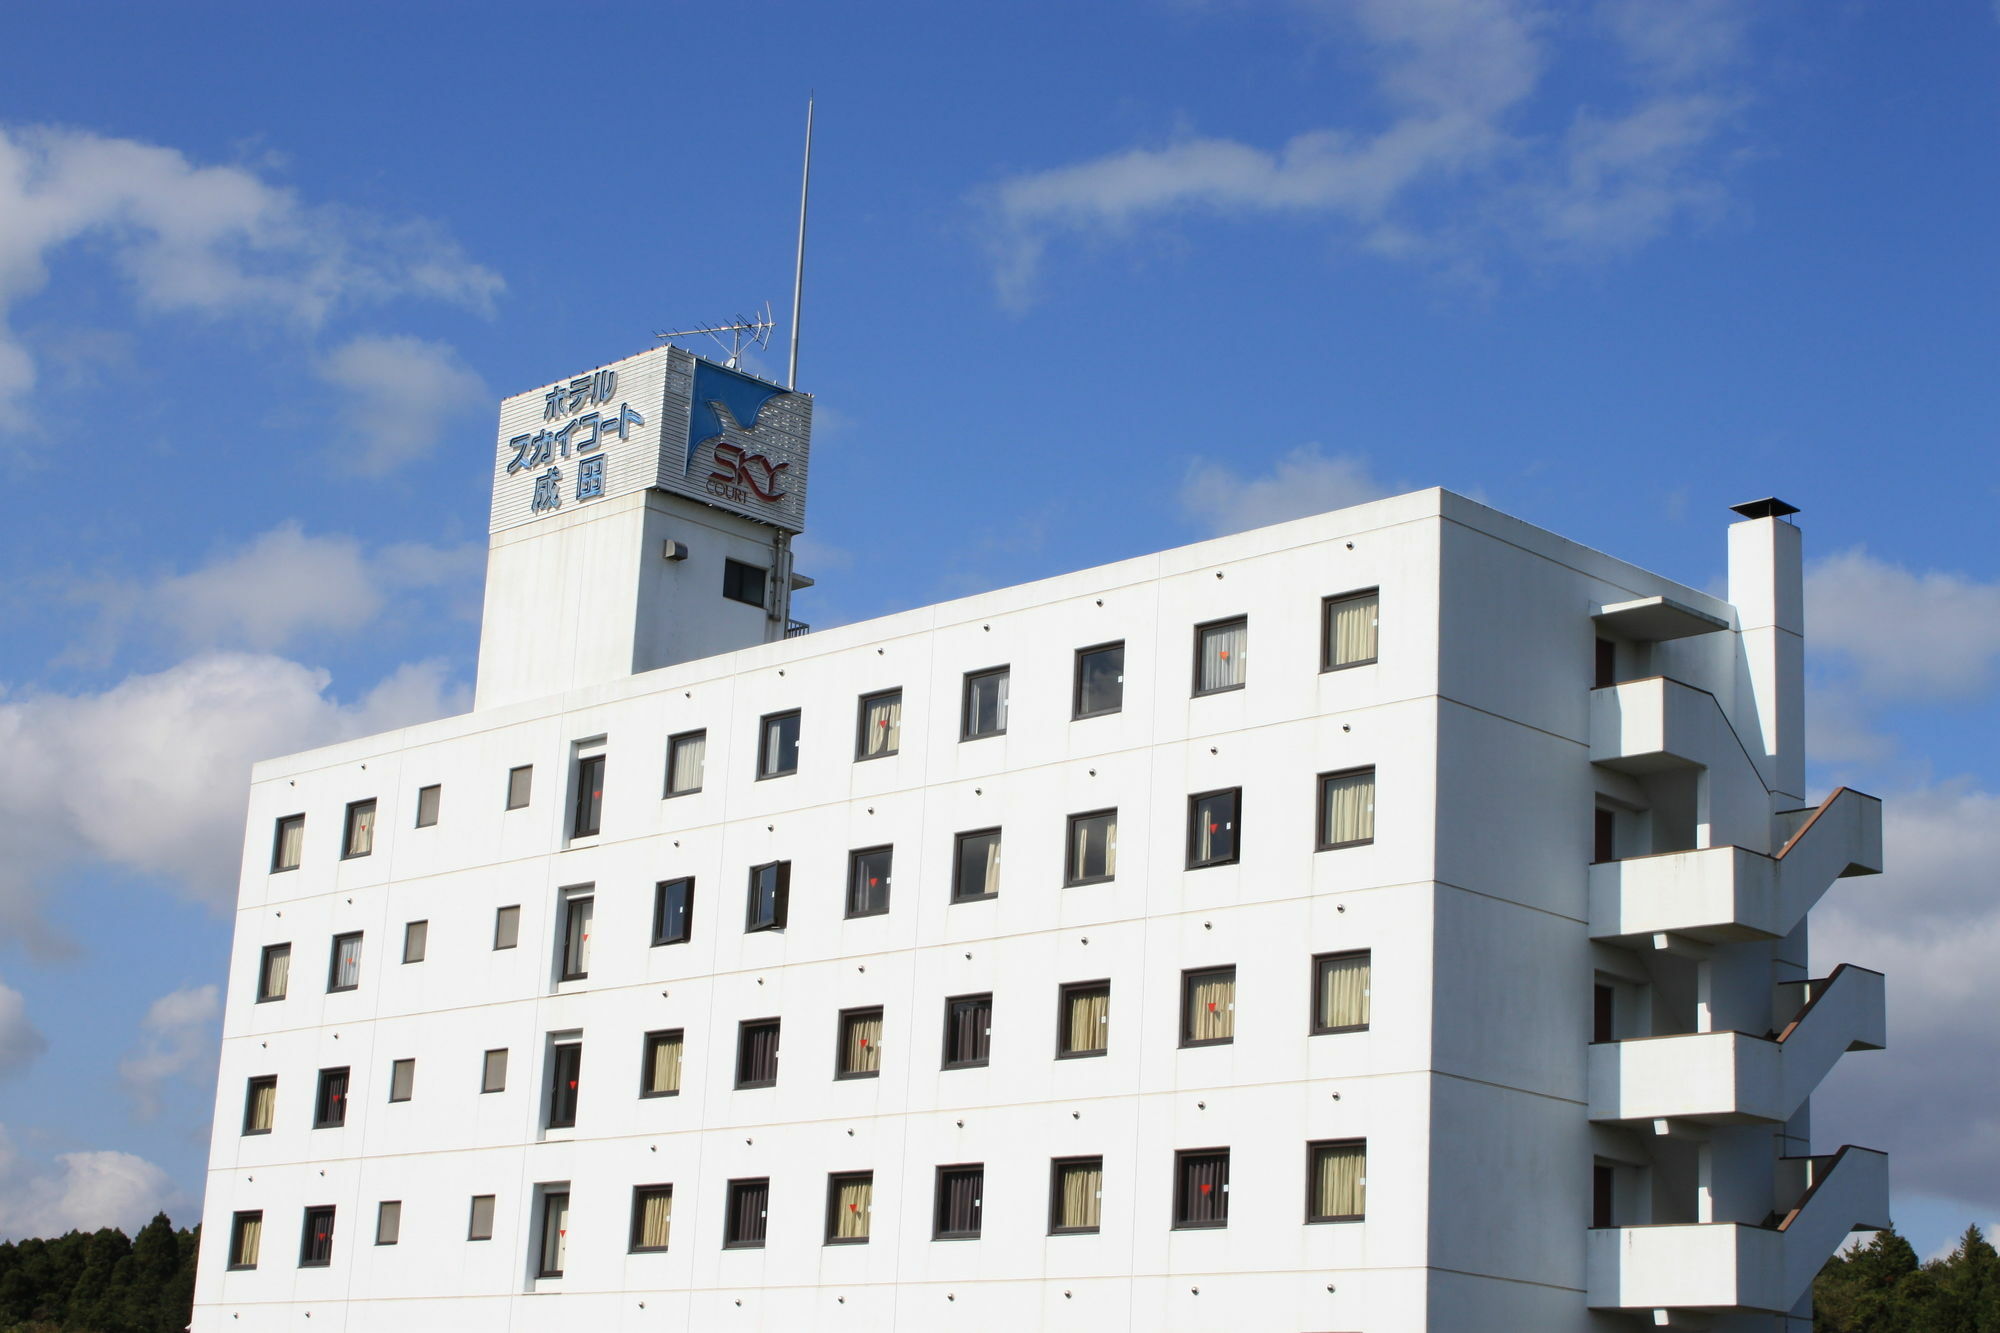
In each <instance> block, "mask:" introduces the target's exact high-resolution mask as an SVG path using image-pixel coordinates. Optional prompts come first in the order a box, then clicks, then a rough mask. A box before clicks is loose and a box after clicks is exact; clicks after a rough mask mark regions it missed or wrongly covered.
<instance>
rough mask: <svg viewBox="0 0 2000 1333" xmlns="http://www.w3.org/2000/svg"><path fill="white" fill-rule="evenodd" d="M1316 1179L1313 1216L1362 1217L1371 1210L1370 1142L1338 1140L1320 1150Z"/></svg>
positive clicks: (1314, 1182)
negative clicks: (1369, 1201) (1369, 1191)
mask: <svg viewBox="0 0 2000 1333" xmlns="http://www.w3.org/2000/svg"><path fill="white" fill-rule="evenodd" d="M1315 1175H1316V1179H1315V1180H1314V1181H1313V1216H1314V1217H1360V1216H1362V1215H1363V1214H1364V1213H1366V1212H1367V1211H1368V1145H1367V1144H1365V1143H1337V1144H1332V1145H1330V1146H1328V1147H1325V1148H1321V1149H1320V1150H1319V1162H1318V1168H1317V1171H1316V1173H1315Z"/></svg>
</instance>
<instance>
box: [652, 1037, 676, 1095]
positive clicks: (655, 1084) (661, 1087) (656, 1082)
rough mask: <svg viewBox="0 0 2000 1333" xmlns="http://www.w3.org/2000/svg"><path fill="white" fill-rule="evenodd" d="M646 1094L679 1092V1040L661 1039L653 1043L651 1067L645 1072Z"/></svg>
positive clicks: (673, 1038)
mask: <svg viewBox="0 0 2000 1333" xmlns="http://www.w3.org/2000/svg"><path fill="white" fill-rule="evenodd" d="M646 1077H647V1080H648V1081H647V1084H646V1091H648V1092H679V1091H680V1090H681V1039H680V1038H679V1037H663V1038H661V1039H660V1040H659V1041H656V1042H654V1043H653V1065H652V1068H650V1069H648V1070H647V1071H646Z"/></svg>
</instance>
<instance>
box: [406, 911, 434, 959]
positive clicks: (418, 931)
mask: <svg viewBox="0 0 2000 1333" xmlns="http://www.w3.org/2000/svg"><path fill="white" fill-rule="evenodd" d="M430 943H431V923H430V922H428V921H406V922H404V923H403V961H404V962H406V963H421V962H423V961H424V954H425V952H426V951H427V950H428V949H429V948H430Z"/></svg>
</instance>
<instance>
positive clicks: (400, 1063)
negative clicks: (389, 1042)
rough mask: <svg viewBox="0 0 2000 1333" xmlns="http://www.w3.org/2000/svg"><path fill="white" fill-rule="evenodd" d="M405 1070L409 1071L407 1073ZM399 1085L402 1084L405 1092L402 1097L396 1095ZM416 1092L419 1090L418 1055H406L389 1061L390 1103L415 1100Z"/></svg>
mask: <svg viewBox="0 0 2000 1333" xmlns="http://www.w3.org/2000/svg"><path fill="white" fill-rule="evenodd" d="M405 1070H407V1071H408V1073H407V1075H406V1074H405V1073H404V1072H403V1071H405ZM398 1086H401V1088H402V1092H403V1095H402V1096H400V1097H398V1096H397V1095H396V1090H397V1088H398ZM416 1092H417V1060H416V1057H415V1056H404V1057H403V1058H401V1059H395V1060H391V1061H389V1102H390V1104H391V1105H394V1104H396V1103H397V1102H408V1101H414V1100H416Z"/></svg>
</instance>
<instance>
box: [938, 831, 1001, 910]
mask: <svg viewBox="0 0 2000 1333" xmlns="http://www.w3.org/2000/svg"><path fill="white" fill-rule="evenodd" d="M989 835H990V836H991V837H992V838H993V840H994V841H995V842H996V843H997V844H999V845H1000V847H1001V853H1000V856H1001V865H1003V866H1004V865H1005V864H1006V855H1007V853H1006V841H1005V839H1003V838H1002V837H1001V836H1000V828H999V826H997V825H996V826H994V827H993V828H976V829H967V830H965V831H964V832H963V833H954V834H953V835H952V839H951V901H953V902H955V903H985V902H991V901H993V900H994V899H995V898H998V897H999V896H1000V890H998V889H995V890H993V891H992V892H991V893H988V892H986V891H985V890H984V889H981V890H980V891H979V892H978V893H967V892H965V891H964V890H965V878H966V877H965V843H966V840H967V839H968V838H984V837H987V836H989ZM985 878H986V877H985V875H984V874H983V873H982V874H981V875H980V880H981V882H982V883H983V882H984V881H985Z"/></svg>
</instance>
